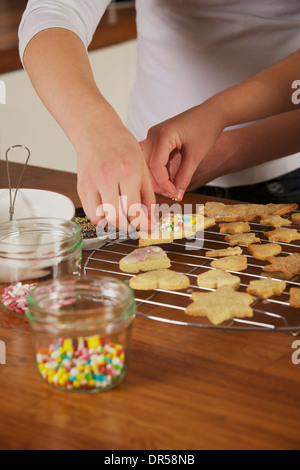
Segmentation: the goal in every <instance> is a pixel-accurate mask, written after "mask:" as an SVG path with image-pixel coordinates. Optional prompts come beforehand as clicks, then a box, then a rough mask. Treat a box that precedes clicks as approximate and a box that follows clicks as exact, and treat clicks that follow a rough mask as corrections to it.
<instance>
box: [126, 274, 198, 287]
mask: <svg viewBox="0 0 300 470" xmlns="http://www.w3.org/2000/svg"><path fill="white" fill-rule="evenodd" d="M189 286H190V280H189V278H188V277H187V276H185V275H184V274H181V273H178V272H176V271H172V270H171V269H158V270H156V271H148V272H146V273H143V274H138V275H137V276H136V277H133V278H131V279H130V287H132V289H136V290H153V289H165V290H182V289H187V288H188V287H189Z"/></svg>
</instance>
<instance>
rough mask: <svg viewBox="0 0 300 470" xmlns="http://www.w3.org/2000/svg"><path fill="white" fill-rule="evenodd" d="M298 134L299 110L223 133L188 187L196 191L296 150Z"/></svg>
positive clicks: (299, 145) (299, 147) (298, 140)
mask: <svg viewBox="0 0 300 470" xmlns="http://www.w3.org/2000/svg"><path fill="white" fill-rule="evenodd" d="M299 135H300V111H299V110H297V111H293V112H290V113H283V114H280V115H278V116H273V117H271V118H267V119H263V120H262V121H260V122H258V123H255V124H253V125H251V126H247V127H243V128H240V129H234V130H230V131H226V132H223V133H222V134H221V135H220V137H219V139H218V140H217V142H216V144H215V145H214V147H213V148H212V149H211V151H210V152H208V154H207V155H206V156H205V157H204V159H203V160H202V162H201V163H200V165H199V166H198V168H197V169H196V171H195V173H194V175H193V177H192V180H191V183H190V185H189V188H188V190H189V191H193V190H194V189H196V188H199V187H201V186H202V185H204V184H206V183H208V182H210V181H212V180H214V179H215V178H217V177H219V176H223V175H227V174H230V173H233V172H236V171H241V170H244V169H245V168H250V167H252V166H256V165H260V164H261V163H266V162H269V161H272V160H276V159H277V158H282V157H286V156H289V155H292V154H294V153H297V152H299V151H300V139H299ZM179 165H180V163H179V164H178V163H177V166H176V168H174V169H173V171H174V172H176V171H177V170H178V167H179Z"/></svg>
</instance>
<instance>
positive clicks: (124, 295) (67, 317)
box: [26, 277, 136, 393]
mask: <svg viewBox="0 0 300 470" xmlns="http://www.w3.org/2000/svg"><path fill="white" fill-rule="evenodd" d="M135 312H136V305H135V300H134V295H133V291H132V290H131V289H130V287H129V286H128V285H127V284H125V283H123V282H121V281H119V280H118V279H114V278H110V277H102V278H101V277H99V278H97V277H82V278H66V279H60V280H59V279H58V280H54V281H51V282H46V283H43V284H41V285H40V286H38V287H36V288H35V289H33V290H32V291H31V293H30V294H29V297H28V310H27V314H26V315H27V318H28V319H29V323H30V326H31V330H32V334H33V340H34V349H35V357H36V366H37V370H38V373H39V375H40V377H41V379H42V380H43V381H44V382H45V383H46V384H48V385H49V386H51V387H52V388H54V389H56V390H59V391H64V392H69V393H96V392H101V391H105V390H109V389H111V388H113V387H115V386H117V385H119V384H120V383H121V382H122V381H123V379H124V377H125V374H126V371H127V367H128V351H129V346H130V338H131V330H132V324H133V320H134V318H135Z"/></svg>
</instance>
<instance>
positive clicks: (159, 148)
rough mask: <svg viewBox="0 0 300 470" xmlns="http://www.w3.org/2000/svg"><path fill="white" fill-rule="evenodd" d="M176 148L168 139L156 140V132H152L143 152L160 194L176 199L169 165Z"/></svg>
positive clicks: (155, 186)
mask: <svg viewBox="0 0 300 470" xmlns="http://www.w3.org/2000/svg"><path fill="white" fill-rule="evenodd" d="M175 148H176V145H175V146H174V143H172V142H171V141H170V140H169V139H168V138H161V139H160V138H156V136H155V131H152V134H151V131H150V133H149V134H148V137H147V139H146V141H145V142H144V145H143V152H144V155H145V159H146V162H147V165H148V168H149V170H150V172H151V175H152V178H153V179H154V188H155V190H156V191H157V192H159V193H160V194H164V195H166V196H168V197H174V195H175V193H176V188H175V186H174V184H173V183H172V182H171V181H170V178H169V172H168V169H167V164H168V162H169V158H170V154H171V153H172V151H173V150H174V149H175Z"/></svg>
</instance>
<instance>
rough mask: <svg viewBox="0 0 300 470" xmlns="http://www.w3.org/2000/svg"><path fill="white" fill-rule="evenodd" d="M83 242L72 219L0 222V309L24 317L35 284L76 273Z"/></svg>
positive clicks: (34, 219) (78, 268)
mask: <svg viewBox="0 0 300 470" xmlns="http://www.w3.org/2000/svg"><path fill="white" fill-rule="evenodd" d="M82 245H83V240H82V234H81V231H80V228H79V227H78V226H77V224H75V223H74V222H70V221H65V220H61V219H51V218H49V219H46V218H33V219H22V220H16V221H12V222H5V223H2V224H0V310H1V308H2V309H3V310H4V311H6V312H8V313H11V314H13V315H16V316H23V317H24V316H25V312H26V303H27V296H28V293H29V291H30V290H31V289H32V288H33V287H35V286H36V285H37V284H38V283H40V282H42V281H45V280H47V279H56V278H59V277H63V276H69V275H79V274H80V265H81V257H82Z"/></svg>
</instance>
